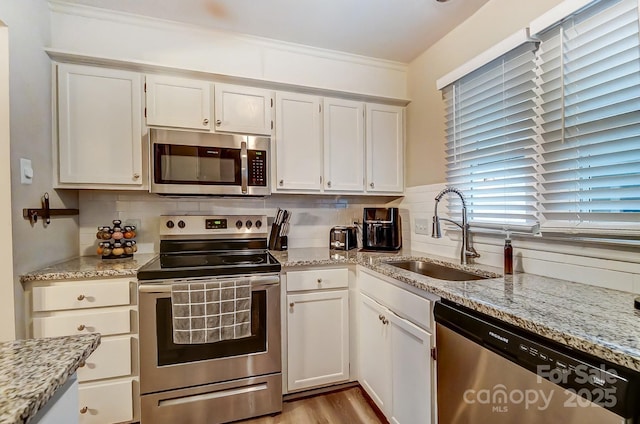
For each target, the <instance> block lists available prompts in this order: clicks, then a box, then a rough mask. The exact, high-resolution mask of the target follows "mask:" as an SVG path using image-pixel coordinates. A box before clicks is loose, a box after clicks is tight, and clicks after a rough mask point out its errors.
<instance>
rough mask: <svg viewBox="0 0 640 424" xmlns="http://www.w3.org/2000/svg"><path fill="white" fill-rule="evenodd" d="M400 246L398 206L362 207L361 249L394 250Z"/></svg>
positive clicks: (400, 231) (400, 233) (400, 230)
mask: <svg viewBox="0 0 640 424" xmlns="http://www.w3.org/2000/svg"><path fill="white" fill-rule="evenodd" d="M401 247H402V228H401V226H400V212H399V211H398V208H364V213H363V216H362V250H376V251H380V250H382V251H385V250H386V251H395V250H399V249H400V248H401Z"/></svg>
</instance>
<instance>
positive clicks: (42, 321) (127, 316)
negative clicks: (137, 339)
mask: <svg viewBox="0 0 640 424" xmlns="http://www.w3.org/2000/svg"><path fill="white" fill-rule="evenodd" d="M130 332H131V311H130V310H129V309H122V310H118V311H107V312H89V311H87V312H84V311H83V312H75V311H74V312H59V313H58V314H57V315H54V316H48V317H42V318H41V317H37V318H34V319H33V337H36V338H38V337H58V336H70V335H74V334H85V333H100V334H101V335H103V336H109V335H113V334H126V333H130Z"/></svg>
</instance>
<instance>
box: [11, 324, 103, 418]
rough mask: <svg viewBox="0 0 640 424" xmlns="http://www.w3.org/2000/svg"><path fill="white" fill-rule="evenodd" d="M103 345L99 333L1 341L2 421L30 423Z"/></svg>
mask: <svg viewBox="0 0 640 424" xmlns="http://www.w3.org/2000/svg"><path fill="white" fill-rule="evenodd" d="M99 344H100V335H99V334H83V335H79V336H67V337H54V338H46V339H27V340H16V341H13V342H5V343H0V423H11V424H13V423H27V422H29V421H30V420H31V419H32V418H33V417H34V416H35V415H36V414H37V412H38V411H39V410H40V409H41V408H42V407H43V406H44V405H45V404H46V403H47V401H49V399H51V397H52V396H53V395H54V393H55V391H56V390H57V389H58V388H60V387H62V386H63V385H64V384H65V383H66V382H67V380H68V379H69V377H71V376H72V375H73V373H75V372H76V370H77V369H78V366H80V364H81V363H82V362H84V361H85V360H86V359H87V358H88V357H89V355H91V353H93V351H94V350H96V348H97V347H98V345H99Z"/></svg>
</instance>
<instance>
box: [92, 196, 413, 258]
mask: <svg viewBox="0 0 640 424" xmlns="http://www.w3.org/2000/svg"><path fill="white" fill-rule="evenodd" d="M79 198H80V201H79V205H80V206H79V207H80V255H94V254H95V250H96V247H97V241H96V231H97V227H98V226H101V225H111V221H113V220H114V219H119V220H121V221H122V222H123V223H125V224H132V225H136V226H137V227H138V235H137V237H136V240H137V242H138V247H139V251H140V252H142V253H153V252H157V251H158V249H159V236H158V230H159V226H160V216H161V215H174V214H175V215H198V214H202V215H216V214H255V215H267V216H268V217H270V218H273V216H274V215H275V212H276V210H277V208H278V207H280V208H283V209H287V210H290V211H292V212H293V215H292V217H291V228H290V232H289V247H290V248H296V247H328V246H329V230H330V229H331V227H333V226H335V225H346V224H351V223H353V222H354V221H361V220H362V208H363V207H374V206H385V205H387V204H390V205H391V203H389V202H393V201H394V199H395V198H393V197H392V198H387V197H364V196H319V195H279V194H278V195H271V196H269V197H265V198H189V197H162V196H158V195H154V194H149V193H140V192H115V191H109V192H106V191H80V196H79ZM395 202H396V203H397V202H398V200H395ZM407 222H408V216H407ZM408 228H409V227H408V226H407V227H406V231H405V234H406V237H407V238H409V230H408Z"/></svg>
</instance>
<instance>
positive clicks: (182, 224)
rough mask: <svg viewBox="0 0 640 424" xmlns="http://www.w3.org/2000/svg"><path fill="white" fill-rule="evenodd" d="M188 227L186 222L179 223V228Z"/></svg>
mask: <svg viewBox="0 0 640 424" xmlns="http://www.w3.org/2000/svg"><path fill="white" fill-rule="evenodd" d="M186 226H187V224H185V223H184V221H182V220H180V221H178V227H180V228H184V227H186Z"/></svg>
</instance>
